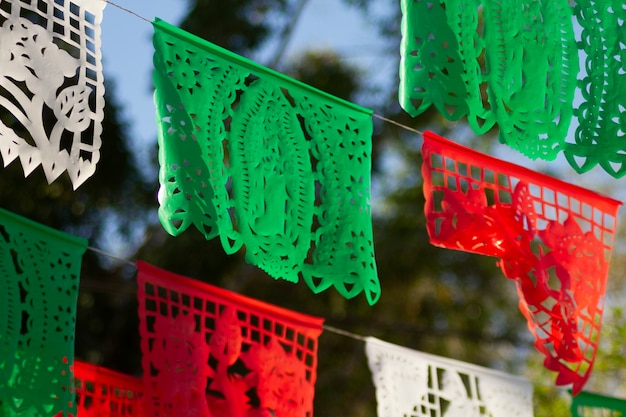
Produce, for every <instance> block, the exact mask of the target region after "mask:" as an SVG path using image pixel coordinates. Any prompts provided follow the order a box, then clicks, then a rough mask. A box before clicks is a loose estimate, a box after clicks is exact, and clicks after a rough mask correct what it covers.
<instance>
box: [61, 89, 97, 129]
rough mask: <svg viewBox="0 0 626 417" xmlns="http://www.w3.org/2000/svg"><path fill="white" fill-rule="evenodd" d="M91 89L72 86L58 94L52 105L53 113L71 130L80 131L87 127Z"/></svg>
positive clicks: (89, 121)
mask: <svg viewBox="0 0 626 417" xmlns="http://www.w3.org/2000/svg"><path fill="white" fill-rule="evenodd" d="M91 91H92V90H91V89H90V88H89V87H84V86H77V85H75V86H72V87H68V88H66V89H64V90H63V91H61V93H60V94H59V97H58V98H57V100H56V103H55V104H56V105H55V106H54V115H55V116H56V117H57V119H59V121H60V122H61V123H62V124H63V127H64V128H66V129H67V130H69V131H71V132H82V131H83V130H85V129H87V128H88V127H89V124H90V123H91V120H89V95H90V94H91Z"/></svg>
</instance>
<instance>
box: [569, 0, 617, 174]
mask: <svg viewBox="0 0 626 417" xmlns="http://www.w3.org/2000/svg"><path fill="white" fill-rule="evenodd" d="M574 12H575V15H576V21H577V22H578V24H579V25H580V27H581V31H582V36H581V38H582V39H581V41H580V43H579V47H580V49H581V50H582V52H584V56H586V58H585V62H583V63H581V66H582V67H583V68H585V69H586V73H584V74H581V75H582V80H581V81H579V83H580V94H581V95H582V102H581V103H580V104H579V105H574V107H576V113H575V115H576V117H577V119H578V124H579V125H578V127H577V129H576V133H575V135H574V138H573V139H570V138H568V141H567V143H566V144H565V152H564V154H565V156H566V157H567V160H568V162H569V163H570V165H571V166H572V167H573V168H574V169H575V170H576V171H578V172H586V171H589V170H590V169H591V168H593V167H595V166H596V165H597V164H599V165H601V166H602V168H603V169H604V170H605V171H606V172H608V173H609V174H611V175H612V176H614V177H616V178H619V177H622V176H624V174H626V24H624V21H626V4H624V3H623V2H618V3H616V4H612V3H606V2H594V1H591V0H582V1H576V2H574ZM572 62H573V61H572Z"/></svg>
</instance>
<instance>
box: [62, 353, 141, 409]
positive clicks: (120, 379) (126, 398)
mask: <svg viewBox="0 0 626 417" xmlns="http://www.w3.org/2000/svg"><path fill="white" fill-rule="evenodd" d="M74 390H75V391H76V405H77V408H78V417H143V416H144V415H145V414H144V412H143V406H142V390H143V384H142V381H141V379H140V378H136V377H132V376H129V375H124V374H121V373H119V372H115V371H112V370H110V369H107V368H103V367H101V366H96V365H92V364H90V363H86V362H81V361H76V362H74Z"/></svg>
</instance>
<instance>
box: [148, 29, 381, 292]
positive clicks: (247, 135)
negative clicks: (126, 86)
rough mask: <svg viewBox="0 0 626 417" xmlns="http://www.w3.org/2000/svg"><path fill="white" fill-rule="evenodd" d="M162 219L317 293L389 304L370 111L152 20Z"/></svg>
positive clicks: (171, 229) (174, 229)
mask: <svg viewBox="0 0 626 417" xmlns="http://www.w3.org/2000/svg"><path fill="white" fill-rule="evenodd" d="M154 28H155V35H154V45H155V49H156V52H155V56H154V64H155V69H156V71H155V75H154V81H155V85H156V91H155V102H156V107H157V121H158V125H159V162H160V168H161V169H160V176H159V178H160V182H161V189H160V192H159V202H160V208H159V218H160V220H161V223H162V224H163V227H164V228H165V229H166V230H167V231H168V232H169V233H171V234H173V235H178V234H180V233H182V232H183V231H184V230H186V229H187V228H188V227H189V226H190V225H192V224H193V225H195V227H196V228H197V229H198V230H200V231H201V232H202V233H203V234H204V236H205V237H206V238H207V239H212V238H214V237H217V236H219V237H220V239H221V242H222V244H223V246H224V249H225V250H226V252H228V253H234V252H236V251H238V250H239V249H240V248H241V247H242V246H244V245H245V247H246V261H247V262H248V263H250V264H253V265H256V266H258V267H260V268H261V269H263V270H265V271H266V272H267V273H268V274H269V275H271V276H272V277H274V278H282V279H285V280H288V281H291V282H297V281H298V280H299V279H300V278H302V279H304V281H305V282H306V283H307V284H308V286H309V287H310V288H311V289H312V290H313V291H314V292H315V293H318V292H321V291H324V290H326V289H328V288H329V287H331V286H334V287H335V288H336V289H337V290H338V291H339V292H340V293H341V294H342V295H343V296H345V297H347V298H351V297H354V296H356V295H357V294H359V293H361V292H365V295H366V297H367V300H368V302H369V303H370V304H374V303H375V302H376V301H377V300H378V298H379V296H380V285H379V282H378V276H377V273H376V265H375V260H374V249H373V241H372V239H373V238H372V224H371V213H370V202H369V198H370V170H371V134H372V120H371V111H369V110H366V109H363V108H360V107H357V106H355V105H353V104H351V103H348V102H344V101H342V100H340V99H338V98H335V97H332V96H329V95H326V94H325V93H323V92H320V91H318V90H315V89H313V88H312V87H309V86H306V85H304V84H301V83H298V82H297V81H295V80H292V79H289V78H287V77H286V76H284V75H282V74H279V73H276V72H273V71H271V70H269V69H267V68H264V67H261V66H259V65H257V64H255V63H253V62H251V61H248V60H246V59H244V58H242V57H240V56H237V55H235V54H232V53H231V52H229V51H226V50H223V49H221V48H219V47H216V46H215V45H212V44H210V43H208V42H206V41H203V40H201V39H199V38H195V37H194V36H192V35H190V34H188V33H186V32H184V31H181V30H180V29H177V28H175V27H172V26H171V25H168V24H166V23H165V22H162V21H159V20H157V21H156V22H155V23H154Z"/></svg>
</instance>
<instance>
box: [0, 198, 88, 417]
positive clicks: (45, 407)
mask: <svg viewBox="0 0 626 417" xmlns="http://www.w3.org/2000/svg"><path fill="white" fill-rule="evenodd" d="M86 247H87V242H86V241H85V240H84V239H80V238H77V237H74V236H70V235H67V234H65V233H62V232H59V231H56V230H52V229H49V228H47V227H45V226H42V225H40V224H37V223H34V222H31V221H29V220H27V219H24V218H22V217H19V216H16V215H15V214H12V213H9V212H7V211H5V210H2V209H0V283H1V285H0V286H1V287H2V290H1V291H0V317H2V320H0V411H2V415H3V416H18V415H19V416H42V417H43V416H54V415H55V414H57V413H59V412H60V413H63V414H62V415H67V414H68V413H70V412H71V413H72V414H74V412H73V411H72V410H74V406H73V401H74V394H73V392H72V391H71V389H70V388H71V371H70V366H71V365H72V362H73V359H74V326H75V322H76V320H75V319H76V298H77V295H78V279H79V273H80V265H81V257H82V255H83V253H84V252H85V250H86Z"/></svg>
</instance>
